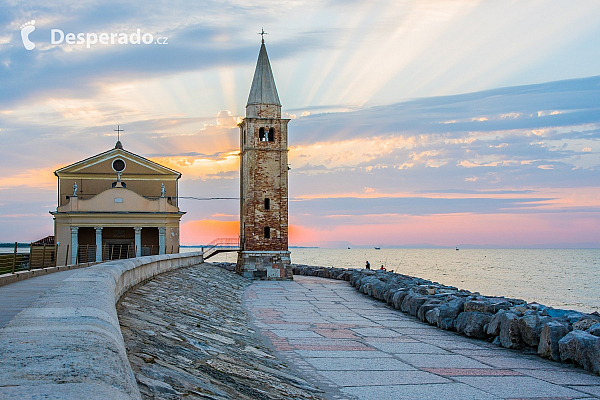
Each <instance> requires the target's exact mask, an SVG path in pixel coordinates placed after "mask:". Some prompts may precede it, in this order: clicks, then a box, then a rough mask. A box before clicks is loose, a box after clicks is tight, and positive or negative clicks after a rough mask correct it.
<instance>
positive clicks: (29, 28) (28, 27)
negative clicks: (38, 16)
mask: <svg viewBox="0 0 600 400" xmlns="http://www.w3.org/2000/svg"><path fill="white" fill-rule="evenodd" d="M34 25H35V20H34V19H32V20H31V21H29V22H27V23H25V24H23V25H22V26H21V39H23V46H25V50H33V49H34V48H35V43H33V42H32V41H31V40H29V34H30V33H31V32H33V31H35V26H34Z"/></svg>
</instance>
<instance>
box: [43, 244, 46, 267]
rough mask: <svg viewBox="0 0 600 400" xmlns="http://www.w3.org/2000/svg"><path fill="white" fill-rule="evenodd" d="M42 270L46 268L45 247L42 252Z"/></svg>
mask: <svg viewBox="0 0 600 400" xmlns="http://www.w3.org/2000/svg"><path fill="white" fill-rule="evenodd" d="M42 251H43V252H42V268H45V267H46V245H44V247H43V250H42Z"/></svg>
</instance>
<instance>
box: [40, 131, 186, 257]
mask: <svg viewBox="0 0 600 400" xmlns="http://www.w3.org/2000/svg"><path fill="white" fill-rule="evenodd" d="M54 174H55V175H56V177H57V178H58V207H57V209H56V211H55V212H51V214H52V215H53V216H54V235H55V243H56V245H57V248H58V253H57V264H58V265H65V264H75V263H83V262H92V261H106V260H114V259H121V258H130V257H140V256H144V255H151V254H169V253H178V252H179V222H180V219H181V217H182V215H183V214H184V212H181V211H180V210H179V207H178V181H179V178H180V177H181V174H180V173H179V172H177V171H174V170H172V169H169V168H167V167H164V166H162V165H160V164H157V163H155V162H153V161H150V160H148V159H146V158H144V157H141V156H139V155H137V154H134V153H131V152H129V151H127V150H124V149H123V146H122V145H121V142H120V141H119V142H117V144H116V146H115V148H114V149H111V150H109V151H106V152H104V153H100V154H97V155H95V156H93V157H90V158H87V159H85V160H82V161H79V162H76V163H74V164H71V165H68V166H66V167H64V168H61V169H58V170H56V171H55V172H54Z"/></svg>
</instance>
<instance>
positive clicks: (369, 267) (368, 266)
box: [365, 261, 371, 269]
mask: <svg viewBox="0 0 600 400" xmlns="http://www.w3.org/2000/svg"><path fill="white" fill-rule="evenodd" d="M365 268H366V269H371V264H369V262H368V261H367V262H366V263H365Z"/></svg>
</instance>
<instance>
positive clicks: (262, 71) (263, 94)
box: [246, 42, 281, 107]
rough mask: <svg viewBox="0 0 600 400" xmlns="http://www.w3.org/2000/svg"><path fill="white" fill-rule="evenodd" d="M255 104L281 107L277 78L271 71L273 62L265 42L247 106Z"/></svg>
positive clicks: (257, 63) (261, 48)
mask: <svg viewBox="0 0 600 400" xmlns="http://www.w3.org/2000/svg"><path fill="white" fill-rule="evenodd" d="M253 104H270V105H276V106H279V107H281V103H280V102H279V95H278V94H277V88H276V87H275V78H273V71H271V63H270V62H269V56H268V55H267V47H266V46H265V43H264V42H263V43H262V44H261V45H260V51H259V53H258V61H256V69H255V70H254V79H252V86H251V87H250V95H249V96H248V104H247V105H246V107H248V106H250V105H253Z"/></svg>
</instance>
